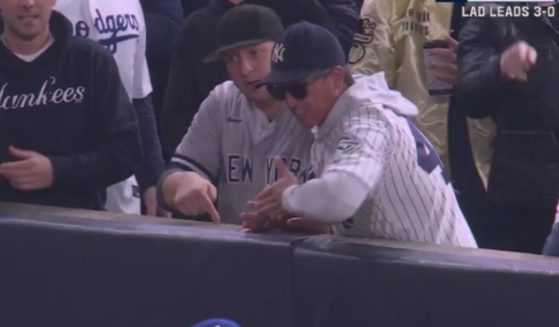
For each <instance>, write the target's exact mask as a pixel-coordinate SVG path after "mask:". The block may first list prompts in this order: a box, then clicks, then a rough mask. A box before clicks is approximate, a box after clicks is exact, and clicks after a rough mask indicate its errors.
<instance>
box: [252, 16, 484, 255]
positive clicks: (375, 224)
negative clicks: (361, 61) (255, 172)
mask: <svg viewBox="0 0 559 327" xmlns="http://www.w3.org/2000/svg"><path fill="white" fill-rule="evenodd" d="M273 53H274V56H273V57H272V72H271V74H270V75H269V76H268V77H266V79H265V84H267V88H268V91H269V92H270V94H271V95H272V96H273V97H274V98H275V99H276V100H284V101H285V103H286V104H287V105H288V106H289V108H290V109H291V110H292V112H293V113H294V114H295V116H296V117H297V119H298V120H299V121H300V122H301V123H302V124H303V125H304V126H305V127H307V128H309V129H311V128H312V129H313V133H314V135H315V141H314V143H313V145H312V150H311V161H312V165H313V169H314V171H315V172H316V173H317V176H319V177H318V178H316V179H313V180H311V181H308V182H305V183H303V184H300V181H299V180H298V179H297V178H296V177H295V176H293V174H291V173H290V172H289V170H288V169H287V167H285V166H284V165H283V164H282V162H281V161H277V162H276V165H277V166H278V171H279V173H280V179H279V180H278V181H277V182H275V183H274V184H272V185H270V186H267V187H266V188H265V189H264V190H263V191H262V192H261V193H260V194H259V195H258V196H257V197H256V198H255V200H253V201H250V202H249V205H250V207H252V208H253V209H254V210H256V212H257V213H259V215H250V216H249V215H246V216H244V217H243V218H244V219H245V221H246V223H245V226H247V227H249V228H251V227H250V226H252V229H258V228H260V227H262V225H264V227H265V225H266V224H267V223H268V224H269V223H270V221H272V222H274V223H272V224H271V225H276V221H278V220H280V221H281V220H285V217H293V216H298V217H302V218H306V219H312V220H314V221H320V222H324V223H327V224H333V229H334V231H335V232H336V233H338V234H342V235H348V236H357V237H369V238H383V239H393V240H402V241H415V242H424V243H431V244H440V245H455V246H466V247H476V242H475V240H474V238H473V236H472V233H471V231H470V228H469V226H468V224H467V223H466V220H465V219H464V216H463V215H462V212H461V211H460V208H459V206H458V203H457V201H456V197H455V196H454V192H453V189H452V186H451V185H450V183H449V182H448V178H447V177H446V175H445V173H444V170H443V168H442V164H441V162H440V159H439V157H438V155H437V154H436V151H435V150H434V149H433V147H432V145H431V144H430V143H429V142H428V141H427V139H426V138H425V136H424V135H423V134H421V132H420V131H419V130H418V129H417V127H415V125H414V124H413V123H412V122H411V120H410V117H411V116H413V115H414V114H416V113H417V108H416V107H415V106H414V105H413V104H412V103H411V102H409V101H408V100H406V99H405V98H404V97H403V96H402V95H401V94H400V93H398V92H396V91H391V90H390V89H389V88H388V86H387V84H386V80H385V78H384V74H383V73H378V74H375V75H372V76H360V77H359V78H357V79H355V80H354V78H353V76H352V75H351V74H350V72H349V69H347V67H344V65H345V62H346V60H345V56H344V52H343V51H342V48H341V46H340V44H339V43H338V41H337V40H336V38H335V37H334V35H332V34H331V33H330V32H329V31H328V30H326V29H324V28H323V27H320V26H318V25H314V24H311V23H307V22H302V23H297V24H295V25H291V26H290V27H288V28H287V29H286V30H285V32H284V34H283V35H282V36H281V37H280V38H279V39H278V40H277V42H276V45H275V47H274V51H273Z"/></svg>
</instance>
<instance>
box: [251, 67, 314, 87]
mask: <svg viewBox="0 0 559 327" xmlns="http://www.w3.org/2000/svg"><path fill="white" fill-rule="evenodd" d="M315 72H316V70H301V71H297V72H293V71H272V72H271V73H270V74H269V75H268V76H266V78H265V79H264V82H263V83H262V84H264V85H271V84H289V83H297V82H301V81H303V80H304V79H306V78H307V77H309V76H310V75H312V74H313V73H315Z"/></svg>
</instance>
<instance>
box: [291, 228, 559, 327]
mask: <svg viewBox="0 0 559 327" xmlns="http://www.w3.org/2000/svg"><path fill="white" fill-rule="evenodd" d="M377 243H380V244H381V245H378V244H377V245H375V242H366V241H356V240H347V239H344V240H340V239H332V238H329V237H315V238H312V239H309V240H306V241H305V242H303V243H302V244H299V247H298V248H297V249H296V253H295V271H296V274H295V283H294V287H293V290H294V302H293V305H294V307H295V308H297V310H295V311H294V323H293V326H296V327H314V326H320V327H330V326H332V327H334V326H336V327H339V326H383V327H407V326H409V327H412V326H413V327H418V326H419V327H448V326H452V327H472V326H476V327H482V326H487V327H491V326H507V327H513V326H515V327H526V326H554V325H557V323H558V322H559V310H557V309H556V308H557V306H556V304H557V303H559V302H558V301H559V279H558V278H559V261H558V260H557V259H552V258H544V257H541V256H535V255H522V254H513V253H506V252H497V251H480V250H469V249H458V248H436V247H432V246H420V245H418V246H416V247H415V248H410V247H409V246H401V247H398V246H393V244H392V246H393V247H390V245H391V244H390V243H389V242H385V244H383V243H382V242H377Z"/></svg>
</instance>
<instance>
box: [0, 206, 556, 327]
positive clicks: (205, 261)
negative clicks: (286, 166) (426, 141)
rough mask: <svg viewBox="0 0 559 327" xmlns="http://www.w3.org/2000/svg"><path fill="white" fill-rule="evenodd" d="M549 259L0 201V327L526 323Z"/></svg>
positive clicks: (536, 321)
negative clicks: (211, 321) (221, 321)
mask: <svg viewBox="0 0 559 327" xmlns="http://www.w3.org/2000/svg"><path fill="white" fill-rule="evenodd" d="M558 303H559V259H557V258H550V257H544V256H536V255H528V254H526V255H524V254H518V253H509V252H500V251H488V250H477V249H464V248H453V247H436V246H429V245H420V244H414V243H405V242H393V241H367V240H359V239H350V238H343V237H336V236H329V235H324V236H301V235H287V234H264V235H260V234H250V233H245V232H243V231H242V228H240V227H238V226H227V225H220V226H216V225H213V224H207V223H200V222H189V221H184V220H172V219H156V218H145V217H137V216H127V215H115V214H109V213H100V212H90V211H76V210H65V209H60V208H45V207H37V206H19V205H7V204H4V203H0V326H2V327H3V326H7V327H45V326H53V327H113V326H114V327H147V326H157V327H159V326H161V327H179V326H180V327H189V326H190V325H192V324H193V323H194V322H196V321H200V320H204V319H207V318H211V317H226V318H229V319H233V320H236V321H238V322H239V323H240V324H241V326H243V327H289V326H294V327H315V326H317V327H318V326H320V327H345V326H352V327H353V326H366V327H370V326H381V327H408V326H409V327H449V326H452V327H485V326H487V327H500V326H506V327H526V326H556V325H557V324H558V323H559V310H557V304H558Z"/></svg>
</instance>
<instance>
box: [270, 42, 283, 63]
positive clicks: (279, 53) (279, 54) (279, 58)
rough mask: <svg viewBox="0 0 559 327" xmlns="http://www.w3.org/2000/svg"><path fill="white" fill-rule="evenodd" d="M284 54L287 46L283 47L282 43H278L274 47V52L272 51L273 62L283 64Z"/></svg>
mask: <svg viewBox="0 0 559 327" xmlns="http://www.w3.org/2000/svg"><path fill="white" fill-rule="evenodd" d="M284 54H285V45H283V44H282V43H277V44H276V45H274V50H273V51H272V62H275V63H278V62H283V56H284Z"/></svg>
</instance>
